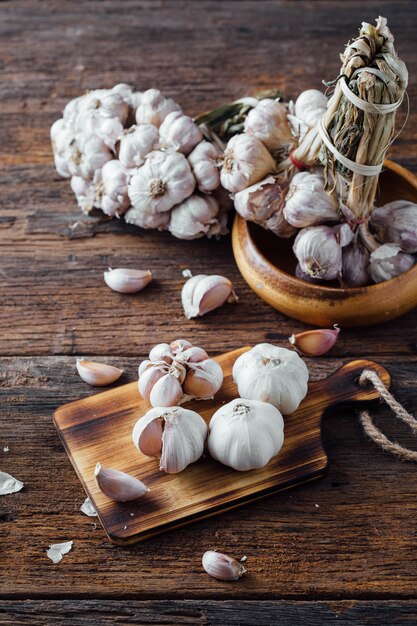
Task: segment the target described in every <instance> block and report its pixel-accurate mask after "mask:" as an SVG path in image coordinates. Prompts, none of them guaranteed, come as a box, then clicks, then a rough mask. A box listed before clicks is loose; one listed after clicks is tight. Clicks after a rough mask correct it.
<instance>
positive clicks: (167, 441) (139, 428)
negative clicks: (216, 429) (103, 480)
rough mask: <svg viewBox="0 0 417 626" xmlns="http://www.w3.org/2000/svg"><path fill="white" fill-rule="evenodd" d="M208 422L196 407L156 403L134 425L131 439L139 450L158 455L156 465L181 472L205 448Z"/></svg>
mask: <svg viewBox="0 0 417 626" xmlns="http://www.w3.org/2000/svg"><path fill="white" fill-rule="evenodd" d="M206 436H207V426H206V423H205V421H204V419H203V418H202V417H201V415H199V414H198V413H196V412H195V411H190V410H189V409H184V408H182V407H170V408H162V407H156V408H153V409H151V410H150V411H148V412H147V413H146V414H145V415H144V416H143V417H141V418H140V419H139V420H138V421H137V422H136V424H135V426H134V428H133V435H132V437H133V443H134V444H135V446H136V447H137V448H138V450H139V451H140V452H142V454H145V455H146V456H156V457H160V465H159V468H160V469H161V470H162V471H164V472H167V473H168V474H177V473H178V472H182V471H183V470H184V469H185V468H186V467H187V465H190V463H194V462H195V461H197V460H198V459H199V458H200V457H201V455H202V454H203V451H204V442H205V440H206Z"/></svg>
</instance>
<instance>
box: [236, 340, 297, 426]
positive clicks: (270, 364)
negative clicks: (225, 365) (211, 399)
mask: <svg viewBox="0 0 417 626" xmlns="http://www.w3.org/2000/svg"><path fill="white" fill-rule="evenodd" d="M232 375H233V380H234V381H235V383H236V385H237V388H238V391H239V395H240V396H241V398H245V399H248V400H260V401H262V402H268V403H270V404H273V405H274V406H275V407H276V408H277V409H279V410H280V411H281V413H282V414H283V415H287V414H289V413H293V412H294V411H295V410H296V409H297V408H298V406H299V404H300V402H301V400H303V399H304V398H305V396H306V394H307V389H308V369H307V366H306V364H305V363H304V361H303V360H302V359H301V358H300V357H299V356H298V354H297V353H296V352H294V351H293V350H287V349H286V348H279V347H278V346H273V345H272V344H270V343H260V344H258V345H257V346H255V347H254V348H252V349H251V350H249V351H248V352H244V353H243V354H241V355H240V356H239V357H238V358H237V359H236V361H235V364H234V365H233V370H232Z"/></svg>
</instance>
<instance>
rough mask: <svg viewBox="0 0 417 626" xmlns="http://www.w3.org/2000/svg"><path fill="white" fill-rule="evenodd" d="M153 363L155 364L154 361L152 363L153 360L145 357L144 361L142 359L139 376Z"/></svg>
mask: <svg viewBox="0 0 417 626" xmlns="http://www.w3.org/2000/svg"><path fill="white" fill-rule="evenodd" d="M151 365H154V363H152V361H150V360H149V359H145V360H144V361H142V363H141V364H140V365H139V368H138V374H139V376H140V375H141V374H143V372H144V371H145V370H146V369H148V367H151Z"/></svg>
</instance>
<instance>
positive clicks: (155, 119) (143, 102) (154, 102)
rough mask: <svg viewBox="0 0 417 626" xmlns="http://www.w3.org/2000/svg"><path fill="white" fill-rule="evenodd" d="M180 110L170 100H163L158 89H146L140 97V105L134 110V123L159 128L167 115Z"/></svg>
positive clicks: (177, 105) (163, 97)
mask: <svg viewBox="0 0 417 626" xmlns="http://www.w3.org/2000/svg"><path fill="white" fill-rule="evenodd" d="M181 110H182V109H181V107H180V106H179V104H177V103H176V102H174V100H171V98H165V96H164V95H163V94H162V93H161V92H160V91H159V89H148V90H147V91H144V92H143V93H142V95H141V97H140V104H139V106H138V108H137V109H136V123H137V124H153V126H156V127H159V126H160V125H161V124H162V122H163V121H164V119H165V118H166V116H167V115H168V114H169V113H171V112H172V111H181Z"/></svg>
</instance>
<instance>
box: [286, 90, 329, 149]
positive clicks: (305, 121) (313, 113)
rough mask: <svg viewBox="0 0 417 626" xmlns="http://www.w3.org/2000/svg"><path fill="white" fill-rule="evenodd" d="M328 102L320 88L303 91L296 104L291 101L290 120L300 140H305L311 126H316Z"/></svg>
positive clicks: (294, 132)
mask: <svg viewBox="0 0 417 626" xmlns="http://www.w3.org/2000/svg"><path fill="white" fill-rule="evenodd" d="M327 104H328V99H327V97H326V96H325V94H324V93H322V92H321V91H319V90H318V89H307V90H306V91H302V92H301V93H300V95H299V96H298V98H297V100H296V102H295V105H294V104H293V103H290V106H289V109H290V113H289V115H288V121H289V122H290V124H291V128H292V131H293V134H294V135H295V136H296V137H297V138H298V141H299V142H301V141H302V140H303V138H304V137H305V135H306V133H307V132H308V131H309V130H310V128H313V127H314V126H316V124H317V123H318V121H319V120H320V118H321V117H322V116H323V114H324V113H325V111H326V109H327Z"/></svg>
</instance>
